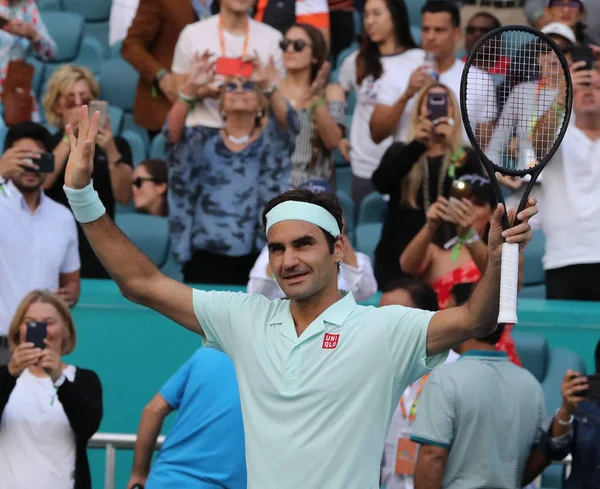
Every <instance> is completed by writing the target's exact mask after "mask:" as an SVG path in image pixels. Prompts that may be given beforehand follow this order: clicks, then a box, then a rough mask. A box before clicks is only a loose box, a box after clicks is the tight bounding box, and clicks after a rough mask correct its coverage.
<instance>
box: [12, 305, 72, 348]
mask: <svg viewBox="0 0 600 489" xmlns="http://www.w3.org/2000/svg"><path fill="white" fill-rule="evenodd" d="M28 321H44V322H46V323H47V324H48V329H47V331H48V333H47V336H46V339H47V340H48V342H49V343H50V345H49V346H50V348H52V349H53V350H55V351H57V352H60V353H61V354H62V353H63V351H64V349H65V346H66V344H67V341H68V338H69V332H68V331H69V330H68V328H67V324H66V322H65V319H64V318H63V317H62V316H61V315H60V313H59V312H58V310H57V309H56V308H55V307H54V306H53V305H52V304H48V303H46V302H34V303H32V304H31V305H30V306H29V307H28V308H27V311H26V312H25V316H24V317H23V321H22V322H21V325H20V326H19V341H20V342H21V343H25V339H26V337H27V322H28Z"/></svg>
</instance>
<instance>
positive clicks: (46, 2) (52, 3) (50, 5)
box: [36, 0, 62, 11]
mask: <svg viewBox="0 0 600 489" xmlns="http://www.w3.org/2000/svg"><path fill="white" fill-rule="evenodd" d="M36 3H37V6H38V9H40V11H42V10H46V11H47V10H62V8H61V4H60V0H37V1H36Z"/></svg>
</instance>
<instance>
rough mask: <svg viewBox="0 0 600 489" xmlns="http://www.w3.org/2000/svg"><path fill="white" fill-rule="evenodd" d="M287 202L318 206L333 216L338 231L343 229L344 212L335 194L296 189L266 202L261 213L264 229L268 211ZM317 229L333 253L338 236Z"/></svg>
mask: <svg viewBox="0 0 600 489" xmlns="http://www.w3.org/2000/svg"><path fill="white" fill-rule="evenodd" d="M289 200H292V201H295V202H307V203H309V204H314V205H318V206H319V207H322V208H323V209H325V210H326V211H327V212H329V213H330V214H331V215H332V216H333V218H334V219H335V222H336V223H337V225H338V226H339V228H340V230H341V229H342V228H343V227H344V211H343V209H342V206H341V204H340V201H339V200H338V198H337V196H336V195H335V194H330V193H327V192H318V193H315V192H312V191H310V190H303V189H297V190H288V191H287V192H284V193H282V194H280V195H278V196H277V197H274V198H273V199H271V200H270V201H269V202H267V205H265V209H264V210H263V213H262V223H263V227H264V228H265V229H266V227H267V214H268V213H269V211H270V210H271V209H273V208H274V207H276V206H278V205H279V204H282V203H283V202H287V201H289ZM319 229H321V231H323V234H324V235H325V239H326V240H327V245H328V246H329V253H333V249H334V245H335V243H336V241H337V240H338V237H339V236H335V237H334V236H332V235H331V234H329V233H328V232H327V231H325V230H324V229H323V228H319Z"/></svg>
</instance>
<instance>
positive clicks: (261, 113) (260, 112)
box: [256, 110, 265, 119]
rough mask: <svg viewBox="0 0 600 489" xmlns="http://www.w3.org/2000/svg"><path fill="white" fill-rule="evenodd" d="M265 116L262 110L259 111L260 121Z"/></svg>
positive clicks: (257, 115)
mask: <svg viewBox="0 0 600 489" xmlns="http://www.w3.org/2000/svg"><path fill="white" fill-rule="evenodd" d="M264 116H265V113H264V112H263V111H262V110H259V111H258V113H257V114H256V117H258V118H259V119H262V118H263V117H264Z"/></svg>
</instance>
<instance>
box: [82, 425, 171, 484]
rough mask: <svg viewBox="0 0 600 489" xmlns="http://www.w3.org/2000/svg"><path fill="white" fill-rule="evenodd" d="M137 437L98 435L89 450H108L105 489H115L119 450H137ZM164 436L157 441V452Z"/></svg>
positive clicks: (118, 434)
mask: <svg viewBox="0 0 600 489" xmlns="http://www.w3.org/2000/svg"><path fill="white" fill-rule="evenodd" d="M136 438H137V436H136V435H124V434H122V433H96V434H95V435H94V436H93V437H92V439H91V440H90V442H89V443H88V448H104V449H105V450H106V462H105V465H104V489H115V463H116V459H117V449H119V448H121V449H126V450H133V449H134V448H135V440H136ZM164 441H165V437H164V436H159V437H158V440H156V447H155V450H158V449H159V448H160V447H162V444H163V442H164Z"/></svg>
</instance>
